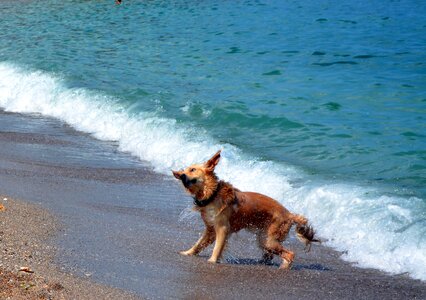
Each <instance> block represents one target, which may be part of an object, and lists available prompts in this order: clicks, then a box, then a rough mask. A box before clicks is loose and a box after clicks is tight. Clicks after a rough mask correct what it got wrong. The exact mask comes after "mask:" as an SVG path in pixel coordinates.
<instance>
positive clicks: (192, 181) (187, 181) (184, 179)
mask: <svg viewBox="0 0 426 300" xmlns="http://www.w3.org/2000/svg"><path fill="white" fill-rule="evenodd" d="M180 180H182V183H183V186H184V187H186V188H189V187H190V186H192V185H194V184H196V183H197V178H193V179H190V178H189V177H188V176H186V175H185V174H182V175H180Z"/></svg>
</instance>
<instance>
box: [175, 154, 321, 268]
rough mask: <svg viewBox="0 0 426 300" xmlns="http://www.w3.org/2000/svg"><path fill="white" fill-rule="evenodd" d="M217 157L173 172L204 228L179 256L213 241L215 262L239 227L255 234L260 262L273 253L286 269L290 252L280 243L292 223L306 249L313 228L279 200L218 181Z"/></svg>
mask: <svg viewBox="0 0 426 300" xmlns="http://www.w3.org/2000/svg"><path fill="white" fill-rule="evenodd" d="M219 160H220V151H219V152H217V153H216V154H215V155H213V157H212V158H210V159H209V160H208V161H207V162H205V163H204V164H195V165H192V166H189V167H188V168H186V169H185V170H182V171H173V175H174V176H175V177H176V178H177V179H179V180H181V181H182V183H183V185H184V186H185V189H186V190H187V191H188V192H189V193H190V194H191V195H192V196H193V197H194V205H195V208H196V209H197V210H199V211H200V213H201V217H202V219H203V221H204V224H205V225H206V229H205V231H204V233H203V235H202V236H201V238H200V239H199V240H198V241H197V242H196V243H195V245H194V246H193V247H192V248H191V249H189V250H187V251H182V252H180V253H181V254H183V255H197V254H198V253H200V252H201V251H202V250H203V249H205V248H206V247H207V246H209V245H210V244H212V243H213V242H214V241H216V243H215V246H214V249H213V254H212V256H211V257H210V259H209V262H212V263H216V262H217V261H218V260H219V259H220V257H221V255H222V252H223V249H224V247H225V244H226V241H227V239H228V237H229V235H230V234H231V233H233V232H237V231H239V230H241V229H248V230H250V231H254V232H255V233H256V234H257V239H258V243H259V246H260V248H261V249H262V250H263V261H264V262H270V261H271V260H272V258H273V255H274V254H275V255H279V256H280V257H281V258H282V263H281V268H284V269H288V268H290V266H291V263H292V262H293V259H294V253H293V252H292V251H290V250H288V249H285V248H284V247H283V246H282V245H281V243H282V242H283V241H284V240H285V238H286V237H287V234H288V232H289V230H290V228H291V227H292V226H293V224H296V225H297V226H296V233H297V236H298V238H299V239H300V240H301V241H302V242H303V243H305V246H308V247H309V248H310V243H311V242H318V240H316V239H314V231H313V230H312V227H310V226H309V225H308V221H307V220H306V218H305V217H303V216H301V215H295V214H292V213H290V212H289V211H288V210H287V209H285V208H284V207H283V206H282V205H281V204H280V203H278V202H277V201H275V200H274V199H272V198H269V197H267V196H265V195H262V194H258V193H252V192H241V191H240V190H238V189H236V188H234V187H233V186H232V185H231V184H230V183H227V182H224V181H222V180H219V179H218V178H217V176H216V174H215V173H214V169H215V167H216V165H217V164H218V163H219Z"/></svg>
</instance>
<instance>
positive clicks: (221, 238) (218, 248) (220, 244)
mask: <svg viewBox="0 0 426 300" xmlns="http://www.w3.org/2000/svg"><path fill="white" fill-rule="evenodd" d="M215 231H216V243H215V245H214V249H213V253H212V256H211V257H210V258H209V260H208V261H209V262H211V263H216V262H217V261H218V259H219V258H220V257H221V256H222V252H223V249H224V248H225V245H226V241H227V239H228V235H229V232H230V226H229V224H228V223H224V224H217V225H216V226H215Z"/></svg>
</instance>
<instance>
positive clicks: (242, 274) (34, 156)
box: [0, 112, 426, 299]
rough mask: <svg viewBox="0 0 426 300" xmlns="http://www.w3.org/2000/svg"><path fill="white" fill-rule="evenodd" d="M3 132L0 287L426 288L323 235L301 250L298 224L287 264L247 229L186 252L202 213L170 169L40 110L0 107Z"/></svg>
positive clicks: (423, 292) (290, 291) (213, 295)
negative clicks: (215, 255) (359, 260)
mask: <svg viewBox="0 0 426 300" xmlns="http://www.w3.org/2000/svg"><path fill="white" fill-rule="evenodd" d="M0 144H1V147H0V194H1V195H2V196H1V198H0V204H2V205H3V206H4V207H5V210H4V211H1V212H0V226H1V227H0V240H1V244H0V245H1V251H0V282H1V283H2V285H1V287H0V298H6V299H7V298H8V297H9V298H10V299H28V298H31V297H33V298H34V299H39V298H41V299H50V298H52V299H107V298H109V299H129V298H131V297H133V296H132V295H131V294H134V295H136V296H134V297H142V298H148V299H154V298H159V299H166V298H179V299H194V298H203V299H223V298H231V299H232V298H247V299H257V298H263V299H277V298H282V299H425V297H426V284H425V283H424V282H422V281H418V280H413V279H410V278H409V277H408V276H407V275H406V274H401V275H397V276H390V275H388V274H385V273H383V272H379V271H376V270H371V269H360V268H356V267H354V266H352V265H351V264H349V263H347V262H344V261H343V260H341V259H340V258H339V256H340V255H341V254H340V253H338V252H336V251H334V250H332V249H329V248H327V247H325V246H314V247H313V249H312V251H311V252H310V253H304V252H303V246H302V245H300V244H298V243H297V242H296V240H295V238H294V234H292V238H290V239H289V241H287V242H286V243H287V244H288V246H289V248H292V249H295V250H296V259H295V262H294V266H293V269H292V270H290V271H283V270H278V269H277V265H276V264H274V265H272V266H264V265H260V264H259V263H258V259H259V258H260V255H259V251H258V250H257V249H256V246H255V244H256V243H255V242H254V238H253V237H252V236H251V235H249V234H245V233H241V234H238V235H237V236H234V237H233V238H232V239H231V241H230V245H229V247H228V249H227V251H226V254H225V258H226V259H225V260H224V262H223V263H221V264H217V265H211V264H208V263H207V257H208V255H209V254H210V251H211V249H209V250H208V251H207V252H206V253H203V254H202V255H201V256H200V257H182V256H180V255H179V254H178V251H180V250H183V249H185V248H188V247H189V246H191V244H192V243H193V242H194V241H195V240H196V239H197V238H198V234H199V233H200V232H201V230H202V224H201V221H200V219H199V217H197V215H195V214H193V213H191V212H190V207H191V199H190V198H189V197H188V196H187V195H185V194H184V193H183V191H182V189H181V188H180V186H179V185H178V183H177V182H175V181H174V180H172V178H171V176H170V177H167V176H163V175H158V174H157V173H155V172H153V170H152V169H151V168H150V166H149V164H148V163H146V162H141V161H138V160H137V159H136V158H134V157H131V156H130V155H127V154H125V153H121V152H119V151H118V150H117V146H116V145H115V144H114V143H108V142H100V141H97V140H95V139H93V138H92V137H90V136H89V135H87V134H82V133H79V132H76V131H75V130H73V129H72V128H70V127H69V126H68V125H66V124H64V123H62V122H60V121H57V120H54V119H48V118H44V117H40V116H23V115H19V114H12V113H5V112H0ZM3 199H6V200H3ZM15 199H20V200H15ZM21 267H28V268H30V270H32V271H34V273H26V272H20V271H19V269H20V268H21ZM9 279H12V280H13V281H10V280H9Z"/></svg>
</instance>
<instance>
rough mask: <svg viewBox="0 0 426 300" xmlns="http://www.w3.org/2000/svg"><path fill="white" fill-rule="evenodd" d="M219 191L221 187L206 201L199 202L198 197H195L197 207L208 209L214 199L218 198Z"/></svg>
mask: <svg viewBox="0 0 426 300" xmlns="http://www.w3.org/2000/svg"><path fill="white" fill-rule="evenodd" d="M218 191H219V185H218V187H217V188H216V190H215V191H214V192H213V194H212V195H211V196H210V197H209V198H207V199H205V200H198V199H197V198H196V197H194V198H193V199H194V205H196V206H198V207H206V206H207V205H209V204H210V203H211V202H212V201H213V200H214V198H216V196H217V193H218Z"/></svg>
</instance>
